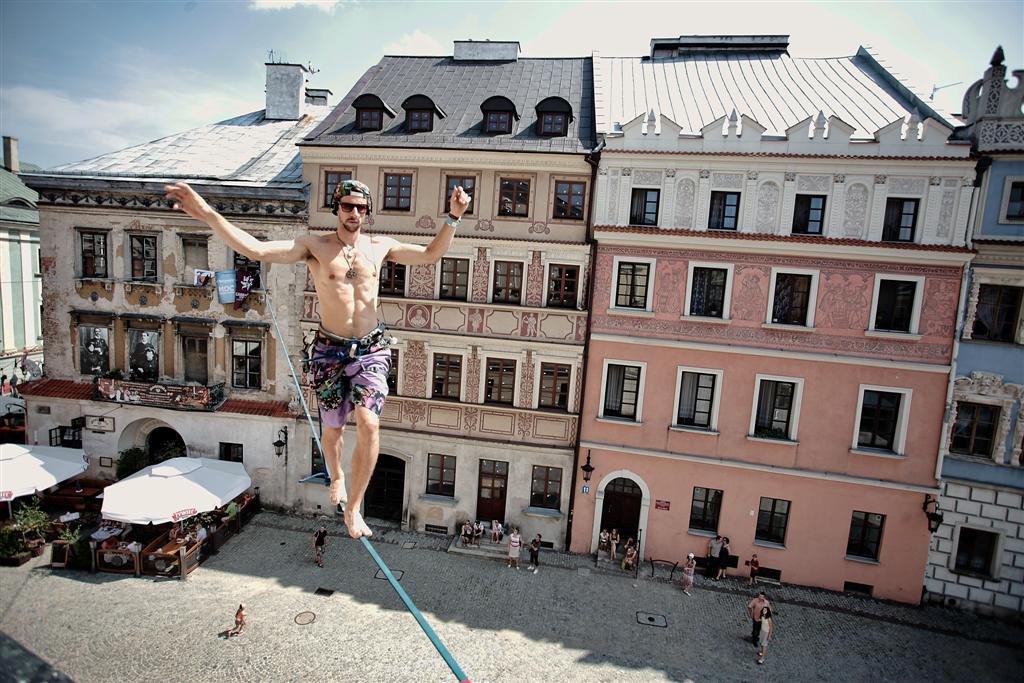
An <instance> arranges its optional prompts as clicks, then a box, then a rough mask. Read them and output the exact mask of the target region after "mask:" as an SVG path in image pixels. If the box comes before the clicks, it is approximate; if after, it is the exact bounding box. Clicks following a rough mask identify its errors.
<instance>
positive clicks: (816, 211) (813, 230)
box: [793, 194, 826, 235]
mask: <svg viewBox="0 0 1024 683" xmlns="http://www.w3.org/2000/svg"><path fill="white" fill-rule="evenodd" d="M825 199H826V196H825V195H823V194H798V195H797V196H796V206H795V207H794V211H793V234H794V235H820V234H821V231H822V227H823V226H824V225H825Z"/></svg>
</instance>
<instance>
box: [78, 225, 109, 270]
mask: <svg viewBox="0 0 1024 683" xmlns="http://www.w3.org/2000/svg"><path fill="white" fill-rule="evenodd" d="M79 234H80V235H81V238H82V277H107V233H105V232H85V231H82V232H81V233H79Z"/></svg>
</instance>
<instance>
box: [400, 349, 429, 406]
mask: <svg viewBox="0 0 1024 683" xmlns="http://www.w3.org/2000/svg"><path fill="white" fill-rule="evenodd" d="M402 365H403V370H404V371H405V372H404V375H405V376H404V377H403V378H402V380H403V381H402V390H403V392H404V393H406V394H409V395H410V396H426V392H427V351H426V346H425V345H424V343H423V342H422V341H417V340H412V341H410V342H409V343H408V344H406V347H405V359H404V360H403V362H402Z"/></svg>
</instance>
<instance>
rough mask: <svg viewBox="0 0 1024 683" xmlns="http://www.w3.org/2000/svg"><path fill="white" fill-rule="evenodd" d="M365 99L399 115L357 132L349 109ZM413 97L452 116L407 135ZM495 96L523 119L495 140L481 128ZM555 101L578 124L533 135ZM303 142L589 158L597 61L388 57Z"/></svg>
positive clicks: (351, 111)
mask: <svg viewBox="0 0 1024 683" xmlns="http://www.w3.org/2000/svg"><path fill="white" fill-rule="evenodd" d="M363 94H371V95H376V96H377V97H379V98H381V99H382V100H383V101H384V102H385V103H386V104H387V105H388V106H390V107H392V108H393V109H395V110H396V111H397V112H398V116H397V117H396V118H395V119H392V120H386V121H385V122H384V129H383V130H380V131H358V130H356V129H355V115H356V113H355V110H354V108H353V107H352V106H351V104H352V102H353V100H355V99H356V97H358V96H360V95H363ZM410 95H426V96H427V97H429V98H430V99H431V100H432V101H433V102H434V103H435V104H436V105H437V106H438V107H439V108H440V109H441V110H442V111H444V112H446V113H447V115H446V116H445V117H444V118H441V117H438V116H435V117H434V124H433V125H434V129H433V130H432V131H430V132H426V133H407V132H406V131H405V115H404V112H403V111H402V110H401V106H400V105H401V104H402V102H404V101H405V100H406V98H407V97H409V96H410ZM493 95H502V96H504V97H507V98H509V99H510V100H512V102H513V103H514V104H515V106H516V110H517V111H518V112H519V114H520V116H521V118H520V119H519V120H518V121H515V122H514V126H513V130H512V132H511V133H509V134H504V135H494V134H490V133H484V132H483V131H482V130H481V123H482V114H481V112H480V105H481V103H483V101H484V100H486V99H488V98H489V97H491V96H493ZM552 95H554V96H558V97H561V98H563V99H565V100H566V101H568V102H569V104H570V105H571V106H572V111H573V121H571V122H570V123H569V127H568V134H567V135H566V136H565V137H546V136H540V135H537V133H536V132H535V127H536V123H537V112H536V109H535V107H536V106H537V104H538V103H539V102H540V101H542V100H544V99H546V98H548V97H551V96H552ZM301 144H311V145H329V146H345V147H414V148H447V149H479V150H487V151H503V152H560V153H568V154H585V153H587V152H589V151H591V150H592V149H593V148H594V146H595V144H596V137H595V133H594V79H593V69H592V66H591V59H590V58H589V57H573V58H552V59H518V60H516V61H476V60H456V59H454V58H453V57H392V56H389V57H384V58H383V59H382V60H381V61H380V62H379V63H377V64H376V65H375V66H373V67H371V68H370V69H369V70H368V71H367V72H366V73H365V74H364V75H363V77H362V78H361V79H360V80H359V81H358V82H357V83H356V85H355V86H353V88H352V90H351V91H349V93H348V94H347V95H346V96H345V97H344V99H342V101H341V102H340V103H339V104H338V106H337V107H336V108H335V109H334V111H333V112H331V114H330V115H329V116H328V117H327V118H326V119H325V120H324V122H323V124H322V125H320V126H319V127H318V128H317V129H316V130H315V131H314V132H313V133H312V135H309V136H308V137H306V140H305V142H303V143H301Z"/></svg>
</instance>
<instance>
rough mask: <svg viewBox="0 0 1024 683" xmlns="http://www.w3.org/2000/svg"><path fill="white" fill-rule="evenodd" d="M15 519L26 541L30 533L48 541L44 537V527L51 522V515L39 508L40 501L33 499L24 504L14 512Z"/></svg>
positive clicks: (38, 538)
mask: <svg viewBox="0 0 1024 683" xmlns="http://www.w3.org/2000/svg"><path fill="white" fill-rule="evenodd" d="M14 521H15V522H17V523H18V527H19V528H20V529H21V534H22V537H23V538H24V539H25V542H26V543H27V542H28V540H29V535H30V534H34V535H35V536H36V539H37V540H39V541H43V542H45V541H46V539H45V538H44V537H43V529H45V528H46V526H47V525H48V524H49V523H50V516H49V515H47V514H46V513H45V512H43V511H42V510H41V509H40V508H39V502H38V501H36V500H33V501H32V502H30V503H24V504H22V505H21V507H19V508H18V511H17V512H15V513H14Z"/></svg>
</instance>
